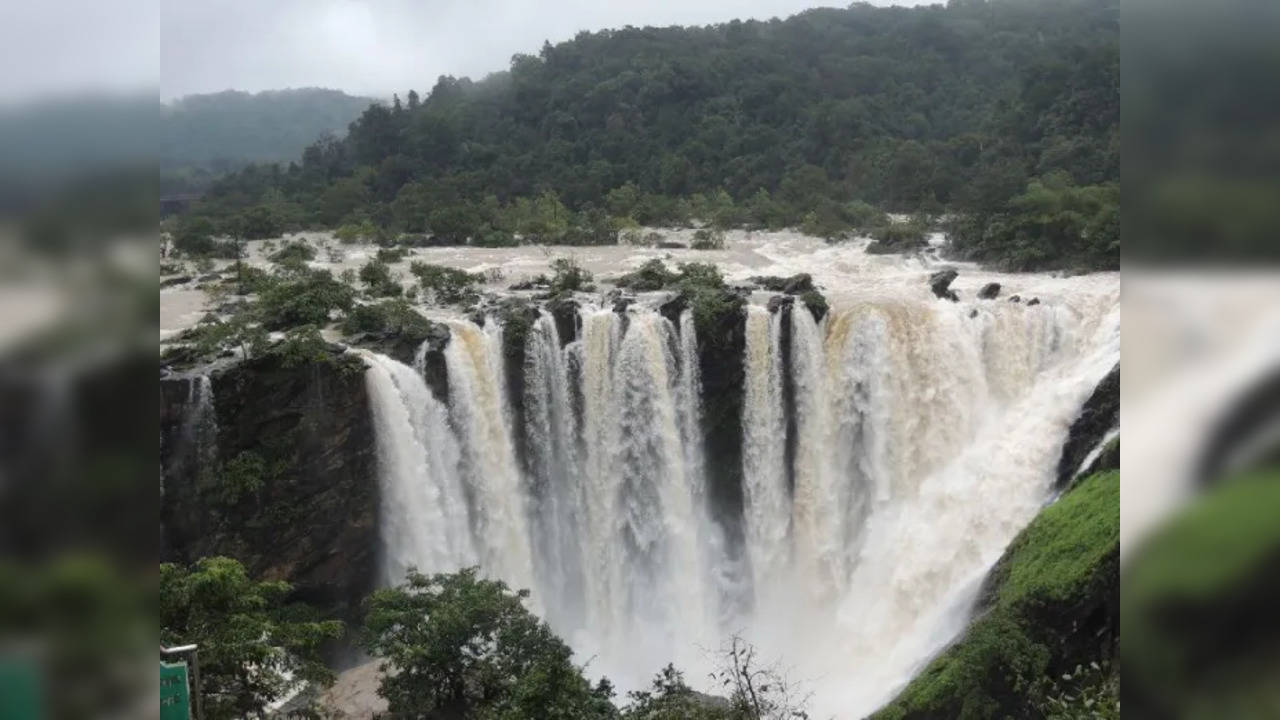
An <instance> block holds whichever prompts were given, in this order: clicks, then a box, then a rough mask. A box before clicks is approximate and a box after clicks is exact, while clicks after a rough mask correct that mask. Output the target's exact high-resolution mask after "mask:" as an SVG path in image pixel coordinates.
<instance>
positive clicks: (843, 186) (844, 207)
mask: <svg viewBox="0 0 1280 720" xmlns="http://www.w3.org/2000/svg"><path fill="white" fill-rule="evenodd" d="M415 95H416V93H415ZM1118 118H1119V9H1118V2H1117V0H951V2H950V3H948V5H947V6H945V7H944V6H941V5H936V6H929V7H917V8H900V7H890V8H877V7H873V6H870V5H867V4H864V3H858V4H854V5H852V6H850V7H848V8H847V9H832V8H822V9H814V10H809V11H806V12H803V13H800V14H798V15H795V16H793V17H790V18H788V19H786V20H778V19H774V20H769V21H755V20H751V21H739V20H734V21H732V22H728V23H723V24H719V25H711V26H706V27H689V28H681V27H669V28H653V27H645V28H636V27H625V28H621V29H617V30H604V31H600V32H594V33H588V32H583V33H579V34H578V35H577V36H576V37H575V38H573V39H572V40H569V41H566V42H562V43H558V44H555V45H552V44H550V43H547V44H544V45H543V47H542V49H541V50H540V51H539V52H538V54H536V55H527V54H519V55H516V56H514V57H513V58H512V60H511V66H510V69H509V70H507V71H504V72H500V73H495V74H492V75H490V76H488V77H486V78H484V79H482V80H480V81H472V80H470V79H467V78H461V79H458V78H454V77H449V76H442V77H440V78H439V79H438V80H437V82H436V84H435V86H434V87H433V88H431V90H430V92H429V93H427V94H426V95H425V96H423V97H422V99H421V100H420V101H419V102H415V103H410V104H409V105H408V106H405V105H399V104H397V105H395V106H391V107H388V106H386V105H383V104H373V105H370V106H369V107H368V108H367V109H366V110H365V111H364V112H363V114H361V115H360V117H359V118H357V119H356V120H355V121H354V122H352V123H351V125H350V128H349V131H348V133H347V136H346V138H345V139H343V140H337V139H335V138H331V137H330V138H325V139H322V140H321V141H319V142H317V143H315V144H313V145H311V146H310V147H308V148H307V149H306V150H305V151H304V152H303V153H302V156H301V158H300V159H299V160H298V161H296V162H292V163H290V164H289V165H288V166H281V165H256V166H250V167H248V168H245V169H243V170H241V171H240V172H238V173H235V174H234V175H232V176H230V177H227V178H225V179H224V180H223V181H221V182H219V183H218V184H216V185H215V186H214V187H213V188H212V189H211V191H210V193H209V194H208V196H207V197H206V199H205V201H204V203H203V204H202V206H201V207H199V208H197V210H196V211H197V212H199V213H206V214H209V215H212V216H215V217H216V216H226V215H230V214H235V213H243V212H246V211H248V210H251V209H253V208H256V207H259V206H265V207H267V208H269V209H270V212H271V213H273V214H274V215H276V216H278V217H279V218H280V219H281V222H282V223H283V224H284V225H285V226H289V225H293V226H303V225H321V226H329V227H332V226H336V225H339V224H341V223H344V222H359V221H361V220H371V221H372V222H373V223H375V224H376V225H378V226H381V227H387V228H394V229H396V230H400V231H405V232H428V231H429V232H431V233H432V234H434V235H439V236H442V237H446V238H448V239H451V240H452V241H454V242H465V241H467V240H468V239H470V241H471V242H473V243H474V242H478V241H479V240H478V239H487V240H483V242H485V244H502V243H506V242H510V241H511V233H516V234H519V235H521V236H523V237H524V238H525V239H526V240H538V241H543V242H548V241H555V242H561V241H564V242H569V243H571V244H582V243H587V242H612V241H614V239H615V238H616V229H617V227H618V225H617V224H616V223H615V225H614V227H613V230H615V232H613V233H610V232H608V231H607V229H606V228H605V227H604V225H606V224H607V222H606V221H607V219H608V217H609V216H612V217H613V218H617V219H625V220H628V221H630V222H639V223H644V224H664V223H673V222H675V223H678V222H684V221H687V220H688V219H689V218H690V217H691V216H692V217H697V218H698V219H700V220H705V221H708V222H712V223H714V224H716V225H719V226H730V225H743V224H746V225H757V226H766V227H782V226H787V225H794V226H800V225H801V224H804V225H805V227H806V228H811V229H812V231H813V232H817V233H820V234H823V235H827V236H829V237H836V236H838V235H839V234H840V233H841V231H842V230H843V229H846V228H851V227H857V225H858V222H859V220H858V218H859V217H863V216H865V214H866V210H865V208H866V204H867V203H870V204H872V205H874V206H877V207H880V208H883V209H886V210H890V211H899V212H914V211H921V210H923V211H927V212H933V213H937V212H940V211H943V210H951V211H953V212H956V213H964V214H966V215H969V216H971V217H974V218H977V221H978V222H979V223H980V224H981V225H982V226H983V227H984V228H985V225H986V223H987V221H988V219H989V218H991V217H993V216H995V215H998V214H1000V213H1006V212H1018V210H1017V208H1013V207H1011V206H1010V205H1009V203H1010V201H1011V200H1012V199H1013V198H1015V197H1017V196H1019V195H1021V194H1023V193H1025V192H1027V190H1028V184H1029V183H1030V182H1031V181H1032V180H1034V179H1037V178H1041V177H1045V176H1049V175H1053V176H1055V177H1059V178H1063V179H1064V180H1065V181H1066V182H1067V183H1069V184H1070V185H1071V186H1075V187H1093V186H1109V185H1114V184H1115V183H1117V182H1118V178H1119V140H1118V131H1117V127H1118ZM592 213H595V215H592ZM589 218H594V219H589ZM571 221H572V222H571ZM624 224H625V223H624ZM593 228H594V229H593ZM983 235H984V237H985V233H983ZM996 236H997V237H999V233H996ZM987 244H990V243H989V242H988V243H987ZM1109 244H1110V243H1102V245H1103V246H1104V247H1106V246H1109ZM961 249H962V250H963V249H967V248H961ZM1068 254H1071V255H1072V256H1071V257H1066V255H1068ZM1061 255H1062V257H1059V256H1058V255H1055V256H1054V257H1052V258H1048V259H1040V260H1037V261H1036V263H1037V266H1040V267H1043V266H1051V265H1054V264H1064V263H1079V262H1082V258H1081V257H1075V256H1074V254H1073V253H1061ZM1088 255H1089V253H1085V254H1084V256H1085V257H1084V260H1085V261H1090V258H1089V257H1088ZM1020 264H1022V263H1020ZM1095 264H1096V263H1095Z"/></svg>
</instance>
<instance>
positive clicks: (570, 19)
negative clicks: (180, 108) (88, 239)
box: [0, 0, 942, 101]
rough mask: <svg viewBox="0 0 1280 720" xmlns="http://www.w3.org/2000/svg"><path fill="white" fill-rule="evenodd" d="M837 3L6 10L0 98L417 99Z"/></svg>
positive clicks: (12, 2) (50, 1)
mask: <svg viewBox="0 0 1280 720" xmlns="http://www.w3.org/2000/svg"><path fill="white" fill-rule="evenodd" d="M847 1H848V0H839V1H838V2H832V1H831V0H828V1H827V2H823V1H822V0H626V2H620V1H618V0H108V1H104V0H5V2H4V3H3V7H4V10H3V11H2V12H0V100H3V101H9V100H19V99H24V98H30V97H34V96H41V95H48V94H51V93H53V94H64V93H68V92H81V91H83V90H85V89H108V90H113V91H119V90H139V91H143V92H148V93H152V92H155V91H156V88H159V92H160V94H161V96H162V97H164V98H165V99H169V98H172V97H176V96H179V95H186V94H190V93H205V92H217V91H219V90H226V89H228V88H234V89H237V90H250V91H259V90H268V89H274V88H288V87H307V86H319V87H330V88H340V89H342V90H346V91H347V92H350V93H353V94H365V95H375V96H379V97H389V96H390V94H391V93H392V92H400V93H403V92H405V91H406V90H408V89H409V88H414V89H416V90H418V91H419V92H425V91H427V90H429V89H430V88H431V86H432V85H434V84H435V79H436V77H437V76H439V75H455V76H463V75H467V76H471V77H473V78H479V77H483V76H484V75H485V74H486V73H490V72H494V71H497V70H503V69H505V68H506V67H507V66H508V62H509V60H510V59H511V56H512V55H513V54H515V53H519V52H526V53H536V52H537V51H538V49H539V48H540V47H541V46H542V42H543V40H551V41H552V42H558V41H561V40H567V39H569V38H571V37H573V36H574V34H576V33H577V32H578V31H580V30H600V29H603V28H612V27H621V26H623V25H637V26H641V25H702V24H707V23H715V22H724V21H727V20H731V19H733V18H735V17H736V18H759V19H767V18H770V17H786V16H788V15H792V14H794V13H796V12H798V11H800V10H804V9H806V8H809V7H818V6H821V5H841V6H842V5H844V4H846V3H847ZM872 1H873V2H875V3H876V4H882V5H884V4H900V5H915V4H922V3H924V2H928V1H930V0H872ZM936 1H938V2H941V1H942V0H936Z"/></svg>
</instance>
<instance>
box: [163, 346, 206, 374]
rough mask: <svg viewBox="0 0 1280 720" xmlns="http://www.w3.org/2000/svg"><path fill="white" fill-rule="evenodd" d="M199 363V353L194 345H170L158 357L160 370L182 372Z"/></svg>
mask: <svg viewBox="0 0 1280 720" xmlns="http://www.w3.org/2000/svg"><path fill="white" fill-rule="evenodd" d="M199 362H200V353H199V351H197V350H196V348H195V346H194V345H170V346H168V347H166V348H165V349H164V352H163V353H162V354H161V355H160V367H161V369H162V370H170V371H176V370H182V369H188V368H190V367H191V366H193V365H195V364H197V363H199Z"/></svg>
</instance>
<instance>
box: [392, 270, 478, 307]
mask: <svg viewBox="0 0 1280 720" xmlns="http://www.w3.org/2000/svg"><path fill="white" fill-rule="evenodd" d="M409 272H411V273H413V275H414V276H415V277H417V278H418V285H419V286H420V287H421V288H422V291H423V292H424V293H428V294H430V296H431V298H432V299H433V300H434V301H435V302H437V303H442V304H446V305H451V304H454V303H460V302H464V301H469V300H471V299H473V298H474V297H476V294H477V293H476V290H475V287H474V285H475V284H476V283H478V282H482V281H483V280H484V278H483V277H481V276H479V275H472V274H471V273H469V272H467V271H465V270H459V269H457V268H451V267H448V266H446V265H433V264H431V263H424V262H420V261H416V260H415V261H414V262H413V263H411V264H410V265H409Z"/></svg>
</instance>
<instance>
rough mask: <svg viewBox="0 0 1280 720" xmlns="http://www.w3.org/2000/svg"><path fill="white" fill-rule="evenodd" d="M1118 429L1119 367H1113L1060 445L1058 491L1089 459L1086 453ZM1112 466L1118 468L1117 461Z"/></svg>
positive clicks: (1064, 486) (1067, 483)
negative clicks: (1063, 442) (1064, 441)
mask: <svg viewBox="0 0 1280 720" xmlns="http://www.w3.org/2000/svg"><path fill="white" fill-rule="evenodd" d="M1119 426H1120V366H1119V365H1116V366H1115V367H1114V368H1112V370H1111V372H1110V373H1108V374H1107V376H1106V377H1105V378H1103V379H1102V382H1100V383H1098V386H1097V387H1096V388H1094V390H1093V393H1092V394H1091V395H1089V399H1088V400H1086V401H1085V403H1084V406H1083V407H1081V408H1080V415H1079V416H1077V417H1076V419H1075V422H1073V423H1071V429H1070V430H1068V431H1067V441H1066V443H1065V444H1064V445H1063V446H1062V456H1061V457H1060V458H1059V460H1058V476H1057V482H1056V486H1057V488H1058V489H1064V488H1066V487H1067V486H1069V485H1070V484H1071V481H1072V480H1073V479H1074V478H1075V476H1076V471H1077V470H1079V469H1080V466H1081V464H1082V463H1083V462H1084V461H1085V459H1086V458H1088V457H1089V453H1091V452H1093V450H1094V448H1096V447H1098V444H1099V443H1101V442H1102V440H1103V438H1105V437H1106V435H1107V433H1108V432H1110V431H1111V430H1112V429H1114V428H1117V427H1119ZM1116 459H1117V461H1118V460H1119V458H1116ZM1115 467H1119V464H1118V462H1117V463H1116V465H1115Z"/></svg>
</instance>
